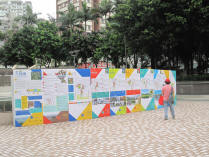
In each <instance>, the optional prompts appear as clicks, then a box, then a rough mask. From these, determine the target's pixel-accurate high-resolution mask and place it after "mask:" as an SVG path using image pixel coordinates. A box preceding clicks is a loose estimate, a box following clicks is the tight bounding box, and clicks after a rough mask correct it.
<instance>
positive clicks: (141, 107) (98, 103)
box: [12, 68, 176, 127]
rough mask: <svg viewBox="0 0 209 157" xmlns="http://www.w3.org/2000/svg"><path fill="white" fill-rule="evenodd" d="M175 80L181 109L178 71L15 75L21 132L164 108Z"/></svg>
mask: <svg viewBox="0 0 209 157" xmlns="http://www.w3.org/2000/svg"><path fill="white" fill-rule="evenodd" d="M166 78H169V79H170V81H171V85H172V87H173V88H174V96H175V97H174V100H175V101H174V103H175V104H176V71H173V70H158V69H99V68H92V69H32V70H22V69H17V70H14V71H13V78H12V82H13V115H14V116H13V117H14V125H15V126H16V127H22V126H30V125H39V124H50V123H58V122H65V121H77V120H85V119H94V118H100V117H106V116H114V115H121V114H127V113H131V112H139V111H149V110H156V109H160V108H163V106H162V105H161V104H160V102H161V95H162V87H163V85H164V81H165V79H166Z"/></svg>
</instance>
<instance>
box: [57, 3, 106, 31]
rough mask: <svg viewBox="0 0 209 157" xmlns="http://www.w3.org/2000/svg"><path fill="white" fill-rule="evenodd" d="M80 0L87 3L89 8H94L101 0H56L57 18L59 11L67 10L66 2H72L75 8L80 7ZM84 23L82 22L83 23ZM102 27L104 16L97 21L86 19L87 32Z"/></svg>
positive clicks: (78, 8) (79, 8)
mask: <svg viewBox="0 0 209 157" xmlns="http://www.w3.org/2000/svg"><path fill="white" fill-rule="evenodd" d="M82 1H85V2H86V3H87V6H88V7H89V8H94V7H96V6H98V5H99V3H100V1H101V0H56V8H57V18H58V17H59V14H58V13H59V12H67V11H68V4H69V3H72V4H73V5H74V7H75V8H76V10H81V9H82ZM83 25H84V24H83ZM102 27H105V21H104V18H99V19H98V22H97V23H96V22H94V21H91V20H89V21H87V29H86V30H87V32H92V31H98V30H100V29H101V28H102Z"/></svg>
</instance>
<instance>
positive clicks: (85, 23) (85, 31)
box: [84, 20, 86, 32]
mask: <svg viewBox="0 0 209 157" xmlns="http://www.w3.org/2000/svg"><path fill="white" fill-rule="evenodd" d="M84 30H85V32H86V20H85V24H84Z"/></svg>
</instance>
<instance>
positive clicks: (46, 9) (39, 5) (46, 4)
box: [24, 0, 56, 19]
mask: <svg viewBox="0 0 209 157" xmlns="http://www.w3.org/2000/svg"><path fill="white" fill-rule="evenodd" d="M24 1H31V2H32V7H33V12H34V13H41V15H38V17H39V18H44V19H48V16H47V14H50V15H51V16H53V17H54V18H55V17H56V0H24Z"/></svg>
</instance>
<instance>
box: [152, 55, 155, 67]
mask: <svg viewBox="0 0 209 157" xmlns="http://www.w3.org/2000/svg"><path fill="white" fill-rule="evenodd" d="M151 68H152V69H155V68H156V61H155V56H153V55H151Z"/></svg>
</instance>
